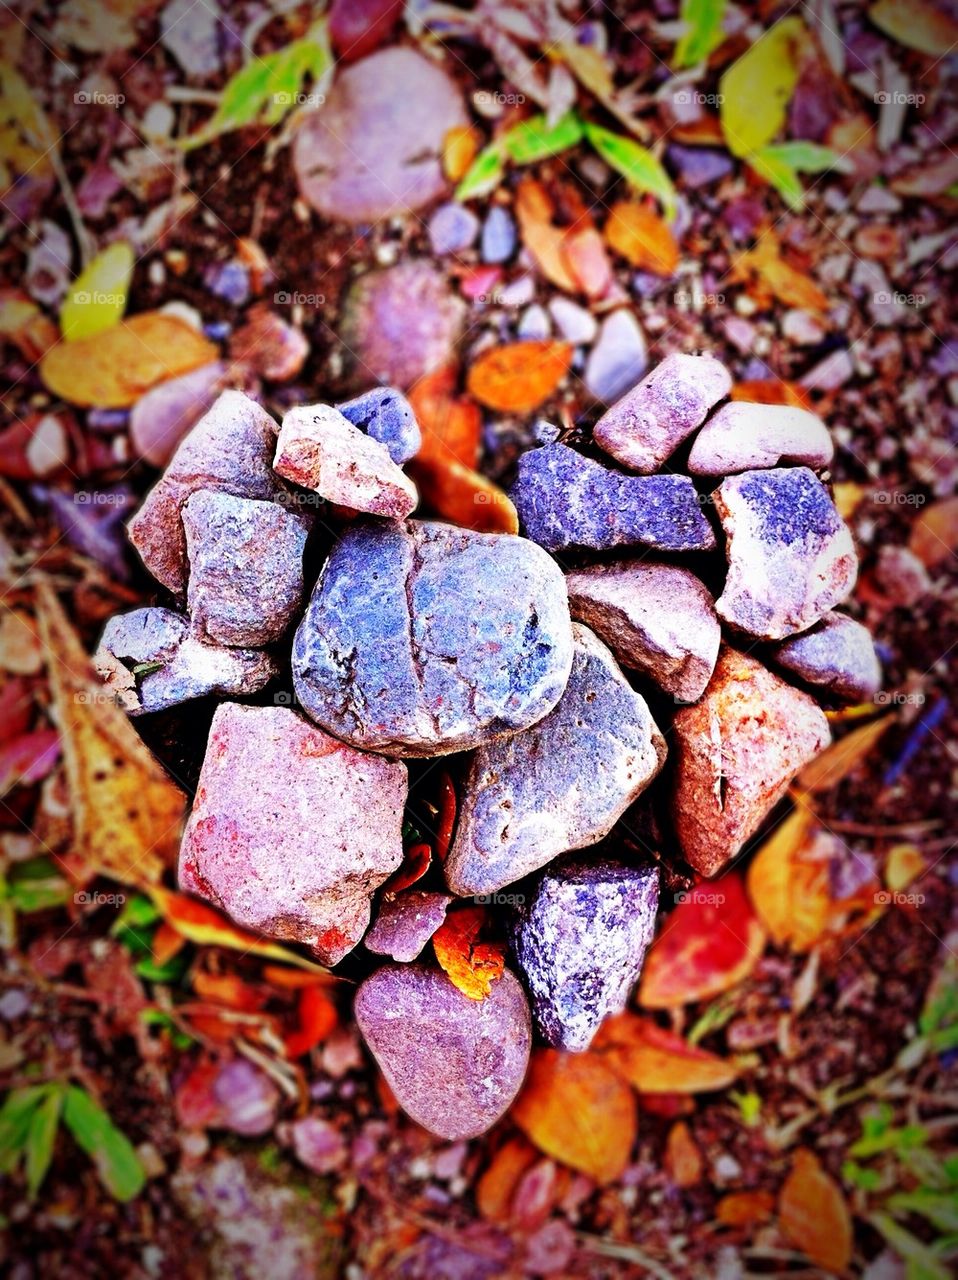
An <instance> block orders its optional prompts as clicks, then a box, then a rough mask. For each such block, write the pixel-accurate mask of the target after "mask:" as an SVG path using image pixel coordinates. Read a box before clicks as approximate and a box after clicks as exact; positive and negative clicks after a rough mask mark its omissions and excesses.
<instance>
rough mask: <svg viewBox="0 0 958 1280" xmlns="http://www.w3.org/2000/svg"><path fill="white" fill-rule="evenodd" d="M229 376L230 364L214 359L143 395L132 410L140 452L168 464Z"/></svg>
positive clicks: (134, 439) (158, 463)
mask: <svg viewBox="0 0 958 1280" xmlns="http://www.w3.org/2000/svg"><path fill="white" fill-rule="evenodd" d="M225 377H226V365H225V364H223V363H222V362H221V361H219V360H214V361H213V362H212V363H210V364H204V365H200V367H199V368H198V369H191V370H190V372H189V373H183V374H181V375H180V376H179V377H178V378H168V379H167V380H166V382H161V383H159V384H158V385H157V386H155V387H151V388H150V390H149V391H147V392H146V394H145V395H142V396H140V398H139V400H137V402H136V404H135V405H134V406H133V408H132V409H131V410H130V442H131V444H132V445H133V451H134V453H135V454H136V456H137V457H139V458H143V459H145V460H146V461H147V462H149V463H150V465H151V466H154V467H165V466H166V464H167V463H168V462H169V460H170V458H171V457H172V456H173V451H174V450H175V449H176V446H177V445H178V444H179V443H180V441H181V440H182V439H183V437H184V436H185V435H186V433H187V432H188V431H189V430H190V428H191V427H193V426H195V425H196V423H197V422H198V421H199V419H200V418H201V417H202V416H203V414H204V413H206V412H207V411H208V410H209V409H210V408H211V407H212V405H213V404H214V402H215V400H216V397H217V396H218V395H219V393H220V391H221V390H222V387H223V382H224V380H225Z"/></svg>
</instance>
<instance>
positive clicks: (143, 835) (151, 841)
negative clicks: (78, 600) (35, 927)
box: [35, 582, 185, 886]
mask: <svg viewBox="0 0 958 1280" xmlns="http://www.w3.org/2000/svg"><path fill="white" fill-rule="evenodd" d="M35 601H36V611H37V623H38V626H39V631H40V638H41V640H42V642H43V647H44V649H45V651H46V656H47V672H48V678H49V683H50V695H51V700H52V706H53V713H54V718H55V720H56V723H57V727H58V728H59V730H60V736H61V741H62V747H63V759H64V763H65V766H66V778H67V785H68V788H69V793H70V808H71V815H72V819H73V843H72V846H71V850H72V852H73V853H74V854H76V855H77V856H78V857H79V858H80V859H82V861H83V863H84V864H85V865H86V866H88V867H89V868H90V869H91V871H97V872H102V873H103V874H104V875H108V876H110V877H112V878H113V879H114V880H120V881H121V882H123V883H124V884H138V885H145V886H149V885H155V884H156V883H157V881H158V880H159V879H160V877H161V875H162V874H163V871H164V869H165V868H166V867H169V866H172V865H173V863H174V862H175V860H176V856H177V850H178V848H179V842H180V833H181V830H182V822H183V810H184V802H185V799H184V796H183V793H182V792H181V791H180V790H179V788H178V787H176V786H174V785H173V783H172V782H171V781H170V779H169V777H168V776H167V774H166V773H165V771H164V770H163V768H162V767H161V766H160V764H159V763H158V762H157V761H156V759H155V758H154V757H153V756H152V755H151V754H150V752H149V751H148V749H147V748H146V747H145V746H144V745H143V742H142V741H141V739H140V736H139V734H138V733H137V732H136V730H135V729H134V728H133V726H132V725H131V724H130V721H129V720H128V719H127V717H126V715H125V713H124V712H123V711H122V710H121V708H120V707H119V706H117V704H116V702H115V701H114V700H113V699H112V698H111V697H110V696H109V695H108V694H107V693H105V692H104V690H103V688H102V686H101V685H100V683H99V681H98V680H97V678H96V676H95V675H94V673H93V669H92V667H91V665H90V661H89V659H88V657H87V655H86V653H85V652H84V650H83V646H82V644H81V643H80V639H79V637H78V636H77V634H76V632H75V631H74V630H73V628H72V626H71V625H70V623H69V621H68V620H67V617H66V614H65V613H64V612H63V609H62V607H61V606H60V603H59V601H58V600H57V598H56V596H55V595H54V593H53V591H52V589H51V588H50V586H49V585H48V584H47V583H46V582H41V583H39V584H38V585H37V588H36V592H35Z"/></svg>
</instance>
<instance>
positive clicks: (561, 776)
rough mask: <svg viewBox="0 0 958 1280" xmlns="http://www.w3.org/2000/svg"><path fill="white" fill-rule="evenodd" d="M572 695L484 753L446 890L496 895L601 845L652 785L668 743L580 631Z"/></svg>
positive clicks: (467, 790) (465, 794)
mask: <svg viewBox="0 0 958 1280" xmlns="http://www.w3.org/2000/svg"><path fill="white" fill-rule="evenodd" d="M572 630H573V635H574V639H575V656H574V658H573V661H572V674H571V675H570V676H569V683H568V685H567V686H566V691H565V693H564V694H563V695H562V697H561V698H560V699H559V703H558V705H557V706H556V707H555V708H554V710H552V711H551V712H550V713H549V715H547V716H546V717H545V718H544V719H542V720H540V721H539V723H538V724H536V725H533V727H532V728H531V729H527V730H526V731H525V732H524V733H517V734H515V735H514V736H513V737H511V738H506V739H504V740H503V741H500V742H493V743H489V744H488V745H486V746H483V747H480V748H479V750H478V751H476V753H475V755H474V756H473V757H472V761H471V762H470V765H469V772H468V774H467V775H466V781H465V784H464V786H463V791H462V798H461V802H460V811H459V823H458V826H457V828H456V837H455V840H454V842H453V845H452V848H451V850H450V852H449V857H448V858H447V860H446V881H447V883H448V885H449V887H450V889H451V890H452V891H453V893H457V894H460V895H467V894H491V893H493V892H495V891H496V890H497V889H501V888H502V887H503V885H507V884H512V883H513V882H514V881H516V880H519V879H521V878H522V877H523V876H526V875H529V873H530V872H532V871H536V870H538V869H539V867H542V866H544V865H545V864H546V863H547V862H550V861H551V860H552V859H553V858H556V857H558V856H559V855H560V854H562V853H566V852H567V851H568V850H570V849H582V848H584V847H586V846H587V845H591V844H595V843H596V842H597V841H598V840H601V839H602V838H603V836H605V835H607V834H608V833H609V831H611V829H612V827H613V826H614V825H615V823H616V822H617V821H618V820H619V818H621V816H622V815H623V813H625V811H626V809H627V808H628V807H629V805H630V804H632V802H633V801H634V800H636V799H637V798H638V796H639V795H640V794H641V793H642V792H643V791H644V790H645V788H646V787H647V786H648V784H649V783H650V782H651V781H652V779H653V778H654V777H655V775H656V774H657V773H658V771H659V769H660V768H661V767H662V762H663V761H664V759H665V740H664V739H663V737H662V735H661V733H660V732H659V730H658V727H657V726H656V724H655V721H654V720H653V719H652V716H651V714H650V712H649V708H648V706H647V705H646V702H645V699H644V698H643V697H642V696H641V695H640V694H638V693H635V692H634V691H633V689H631V688H630V686H629V684H628V682H627V681H626V679H625V677H624V676H623V674H622V672H621V671H620V670H619V667H618V665H617V664H616V661H615V659H614V658H613V656H612V654H611V653H610V652H609V650H608V649H607V648H606V647H605V645H604V644H602V642H601V641H600V640H598V639H596V637H595V636H594V635H593V634H592V632H591V631H589V630H587V628H585V627H583V626H580V625H579V624H575V625H574V626H573V629H572Z"/></svg>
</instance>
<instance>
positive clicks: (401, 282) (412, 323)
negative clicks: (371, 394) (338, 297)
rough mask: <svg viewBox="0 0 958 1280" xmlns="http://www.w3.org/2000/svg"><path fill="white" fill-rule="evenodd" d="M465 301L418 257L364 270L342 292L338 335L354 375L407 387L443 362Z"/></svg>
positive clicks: (448, 356) (450, 352) (452, 343)
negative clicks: (344, 294)
mask: <svg viewBox="0 0 958 1280" xmlns="http://www.w3.org/2000/svg"><path fill="white" fill-rule="evenodd" d="M465 315H466V304H465V302H464V301H463V300H462V298H459V297H456V296H455V294H453V293H452V291H451V290H450V288H449V282H448V280H447V279H446V276H445V275H444V274H443V273H442V272H440V271H438V270H437V269H436V268H435V267H434V266H433V265H432V263H430V262H427V261H426V260H424V259H422V258H410V259H407V260H406V261H405V262H400V263H398V264H397V265H396V266H395V267H387V268H386V269H385V270H383V271H369V272H367V273H366V275H364V276H360V278H359V279H358V280H357V281H356V283H355V284H354V285H352V287H351V288H350V290H349V293H348V294H347V296H346V301H345V303H344V305H343V310H342V316H341V320H340V337H341V339H342V341H343V344H344V346H345V348H346V358H347V361H348V363H349V365H350V368H351V371H352V374H353V376H354V377H355V378H360V379H361V380H362V381H364V382H367V383H368V382H370V381H373V382H385V383H389V384H392V385H395V386H397V387H400V388H403V389H405V388H407V387H410V386H412V384H413V383H414V382H416V381H418V379H419V378H421V377H423V375H424V374H427V373H430V372H432V371H433V370H435V369H439V368H441V367H442V366H443V365H445V364H448V363H449V361H450V360H451V359H452V358H453V356H454V354H455V348H456V343H457V341H458V340H459V335H460V333H461V331H462V325H463V321H464V319H465Z"/></svg>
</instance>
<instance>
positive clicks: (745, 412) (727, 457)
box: [688, 401, 834, 476]
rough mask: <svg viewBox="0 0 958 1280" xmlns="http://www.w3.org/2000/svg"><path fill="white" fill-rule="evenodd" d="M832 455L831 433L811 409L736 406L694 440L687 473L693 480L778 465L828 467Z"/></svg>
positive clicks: (735, 403)
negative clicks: (792, 463) (782, 463)
mask: <svg viewBox="0 0 958 1280" xmlns="http://www.w3.org/2000/svg"><path fill="white" fill-rule="evenodd" d="M833 452H834V445H833V444H832V438H831V436H830V435H829V433H828V428H827V427H826V426H825V424H824V422H822V420H821V418H818V417H816V415H815V414H814V413H809V412H808V410H807V409H799V408H797V407H796V406H794V405H778V404H775V405H769V404H747V403H745V402H744V401H733V402H731V403H729V404H723V405H722V407H721V409H718V410H717V411H716V412H715V413H713V414H712V416H711V418H709V420H708V422H706V424H705V426H704V427H703V428H702V430H701V431H700V432H699V433H698V435H697V436H696V437H695V443H694V444H693V445H692V452H691V453H690V454H689V468H688V469H689V471H690V472H691V474H692V475H693V476H727V475H731V474H732V473H733V472H736V471H748V470H750V469H751V468H752V467H774V466H775V465H776V463H779V462H800V463H804V465H805V466H807V467H827V466H828V464H829V463H830V462H831V460H832V453H833Z"/></svg>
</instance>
